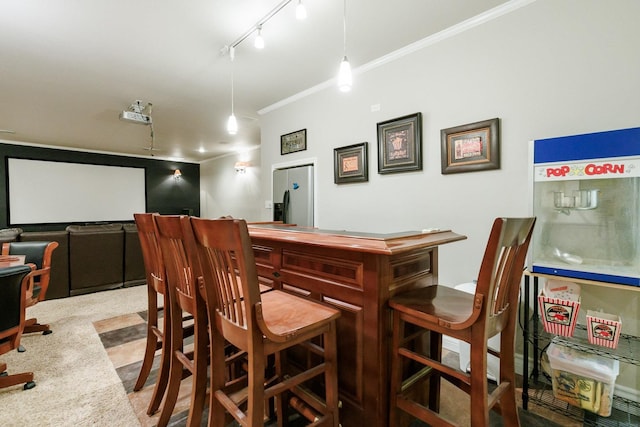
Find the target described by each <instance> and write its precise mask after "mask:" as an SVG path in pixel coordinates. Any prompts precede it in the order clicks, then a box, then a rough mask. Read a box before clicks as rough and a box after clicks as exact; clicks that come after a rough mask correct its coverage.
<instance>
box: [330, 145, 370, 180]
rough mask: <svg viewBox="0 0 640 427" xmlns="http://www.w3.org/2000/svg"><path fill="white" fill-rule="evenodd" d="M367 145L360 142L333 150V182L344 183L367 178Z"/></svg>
mask: <svg viewBox="0 0 640 427" xmlns="http://www.w3.org/2000/svg"><path fill="white" fill-rule="evenodd" d="M367 145H368V143H366V142H362V143H360V144H354V145H349V146H347V147H340V148H336V149H334V150H333V182H335V183H336V184H346V183H350V182H365V181H368V180H369V167H368V163H369V162H368V160H367Z"/></svg>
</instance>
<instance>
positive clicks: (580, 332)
mask: <svg viewBox="0 0 640 427" xmlns="http://www.w3.org/2000/svg"><path fill="white" fill-rule="evenodd" d="M532 321H533V320H532ZM530 330H533V328H530ZM535 338H538V339H544V340H549V341H550V340H551V339H554V338H555V341H556V343H558V344H562V345H563V346H565V347H570V348H574V349H576V350H580V351H584V352H586V353H590V354H596V355H598V356H602V357H607V358H609V359H616V360H619V361H620V362H623V363H629V364H631V365H636V366H640V338H639V337H635V336H633V335H625V334H620V340H619V341H618V347H617V348H607V347H601V346H598V345H594V344H591V343H589V339H588V338H587V328H586V326H584V325H580V324H577V325H576V328H575V330H574V332H573V336H572V337H563V336H560V335H553V334H549V333H547V332H545V331H544V328H543V326H542V324H540V325H538V335H537V336H536V337H535Z"/></svg>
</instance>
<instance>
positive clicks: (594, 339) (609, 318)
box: [587, 310, 622, 348]
mask: <svg viewBox="0 0 640 427" xmlns="http://www.w3.org/2000/svg"><path fill="white" fill-rule="evenodd" d="M621 329H622V320H621V319H620V316H617V315H615V314H608V313H601V312H597V311H592V310H587V334H588V335H587V336H588V337H589V342H590V343H591V344H595V345H601V346H603V347H608V348H617V347H618V340H619V339H620V330H621Z"/></svg>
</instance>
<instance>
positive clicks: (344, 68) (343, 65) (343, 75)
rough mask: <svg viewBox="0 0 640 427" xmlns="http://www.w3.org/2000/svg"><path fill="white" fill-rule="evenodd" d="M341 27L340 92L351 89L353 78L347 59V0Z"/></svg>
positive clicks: (345, 0)
mask: <svg viewBox="0 0 640 427" xmlns="http://www.w3.org/2000/svg"><path fill="white" fill-rule="evenodd" d="M342 29H343V47H344V55H343V57H342V62H340V70H339V71H338V88H339V89H340V91H341V92H349V91H350V90H351V84H352V83H353V78H352V76H351V64H349V59H348V58H347V0H344V13H343V15H342Z"/></svg>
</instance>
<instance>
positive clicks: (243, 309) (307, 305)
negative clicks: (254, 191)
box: [190, 218, 340, 427]
mask: <svg viewBox="0 0 640 427" xmlns="http://www.w3.org/2000/svg"><path fill="white" fill-rule="evenodd" d="M190 222H191V225H192V227H193V232H194V236H195V240H196V246H197V252H198V258H199V259H200V265H201V266H202V280H203V285H204V290H205V295H206V299H207V308H208V310H209V319H210V322H211V323H212V327H211V329H210V333H211V334H212V338H211V388H210V407H209V425H210V426H215V427H222V426H225V425H226V420H225V419H226V416H225V415H226V413H228V414H230V415H231V416H232V417H233V418H235V420H236V421H237V422H238V423H239V424H240V425H242V426H251V427H257V426H262V425H263V424H264V418H265V401H267V400H269V399H271V398H274V397H275V398H276V401H277V409H276V412H277V416H278V425H279V426H282V425H283V424H285V423H286V422H287V420H286V418H285V417H286V415H287V409H286V406H287V405H286V403H285V402H291V401H293V402H296V403H297V404H298V407H303V408H304V409H302V410H301V411H300V412H301V413H303V415H305V414H306V416H309V417H310V418H311V419H310V423H311V425H314V426H320V425H325V426H334V427H337V426H338V377H337V366H336V364H337V359H336V348H337V346H336V319H337V318H338V317H339V316H340V312H339V311H338V310H336V309H333V308H330V307H328V306H326V305H323V304H320V303H317V302H313V301H310V300H307V299H304V298H301V297H297V296H293V295H290V294H288V293H285V292H282V291H279V290H272V291H270V292H266V293H263V294H261V293H260V287H259V284H258V275H257V271H256V265H255V259H254V254H253V248H252V245H251V238H250V237H249V231H248V229H247V224H246V222H245V221H244V220H241V219H216V220H206V219H199V218H191V220H190ZM225 339H226V340H228V342H230V343H231V344H233V345H234V346H236V347H237V348H239V349H240V350H244V351H246V353H247V358H248V362H247V369H248V379H247V384H239V383H237V382H233V383H229V382H228V381H227V380H226V379H225V377H224V363H225V362H224V360H225V355H224V343H225ZM296 345H304V346H305V348H306V349H307V350H308V351H310V353H309V354H310V357H309V359H310V360H314V361H315V362H317V363H313V364H311V365H312V366H305V367H303V368H300V367H299V369H300V370H297V371H296V370H292V369H291V366H290V364H286V363H284V360H283V359H284V353H285V350H286V349H288V348H290V347H293V346H296ZM269 355H275V360H276V373H275V376H274V377H273V378H265V360H266V358H267V356H269ZM317 377H320V378H317ZM311 379H318V380H320V381H318V383H319V384H322V383H323V384H324V385H323V387H318V388H314V389H313V391H312V389H311V388H310V387H306V386H308V385H309V384H308V381H309V380H311ZM242 385H244V386H245V387H244V388H242V389H241V388H240V386H242ZM317 393H318V394H317ZM289 396H292V397H291V398H289Z"/></svg>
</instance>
